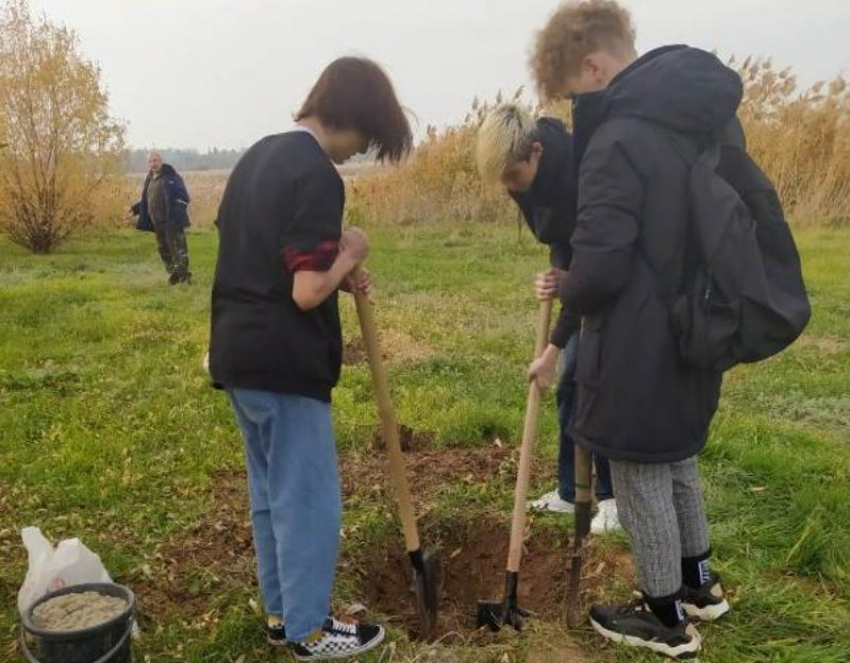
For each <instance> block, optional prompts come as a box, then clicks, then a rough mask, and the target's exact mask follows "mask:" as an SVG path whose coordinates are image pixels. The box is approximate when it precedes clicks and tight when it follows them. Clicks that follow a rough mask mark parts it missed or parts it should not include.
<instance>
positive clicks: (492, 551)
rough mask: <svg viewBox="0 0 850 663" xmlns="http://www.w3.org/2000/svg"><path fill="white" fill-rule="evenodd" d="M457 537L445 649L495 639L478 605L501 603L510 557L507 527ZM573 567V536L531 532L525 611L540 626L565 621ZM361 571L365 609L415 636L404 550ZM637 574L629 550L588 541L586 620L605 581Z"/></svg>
mask: <svg viewBox="0 0 850 663" xmlns="http://www.w3.org/2000/svg"><path fill="white" fill-rule="evenodd" d="M455 534H456V535H457V538H456V539H454V540H453V541H448V540H444V541H443V542H441V544H440V551H439V553H440V556H441V557H442V578H441V583H440V616H439V622H438V627H437V633H436V636H437V637H438V638H439V639H440V640H441V641H442V642H443V643H444V644H452V643H455V644H457V642H465V643H468V642H469V641H470V639H472V640H477V639H480V640H486V639H488V638H489V637H490V633H489V632H488V631H487V630H486V629H482V630H480V631H478V630H476V623H475V621H476V608H477V603H478V601H479V600H488V601H489V600H492V601H501V600H502V593H503V588H504V580H505V565H506V562H507V554H508V538H509V532H508V529H507V523H502V522H500V521H498V520H492V521H486V522H475V523H471V524H469V525H468V526H467V527H466V528H465V529H463V530H462V531H459V532H458V531H456V532H455ZM570 563H571V549H570V547H569V542H568V541H567V540H566V537H565V538H564V539H563V540H560V541H559V540H556V539H555V538H553V536H552V533H551V532H543V533H542V534H541V535H538V536H535V535H534V534H533V533H532V535H531V536H530V537H529V538H528V539H527V540H526V543H525V547H524V550H523V557H522V565H521V570H520V582H519V605H520V606H521V607H523V608H525V609H526V610H529V611H531V612H532V613H533V614H534V618H535V619H539V620H541V621H546V622H562V623H563V622H565V619H566V596H567V587H568V583H569V576H570ZM352 566H354V565H352ZM359 567H360V568H361V569H363V571H362V575H361V585H360V588H361V595H362V596H363V598H364V601H365V605H366V606H367V607H368V608H369V610H370V611H371V612H374V613H376V614H377V615H380V617H381V619H382V620H384V621H386V622H388V623H392V624H394V625H395V626H397V627H399V628H402V629H404V630H406V631H407V632H408V633H409V634H411V635H412V636H414V637H415V636H416V635H417V632H418V623H417V618H416V612H415V603H414V597H413V593H412V589H411V588H412V574H411V571H410V563H409V561H408V559H407V556H406V554H405V553H404V551H403V550H402V549H401V548H400V547H398V548H393V549H391V550H389V551H386V550H385V551H380V552H376V553H374V554H373V556H372V557H371V558H367V559H364V560H363V561H362V562H361V564H360V565H359ZM355 568H357V567H356V566H355ZM633 573H634V572H633V566H632V563H631V560H630V558H629V556H628V554H627V553H626V552H625V551H623V550H621V549H619V548H613V549H612V548H610V547H605V548H603V547H600V546H598V545H595V544H594V543H592V542H589V543H588V544H587V545H586V546H585V549H584V564H583V568H582V584H581V606H580V610H581V612H580V614H584V613H585V612H586V609H587V606H588V605H589V604H590V603H591V602H593V601H596V600H598V599H599V598H601V594H602V589H603V587H604V585H605V583H606V579H608V578H611V577H620V578H623V577H625V578H631V577H633Z"/></svg>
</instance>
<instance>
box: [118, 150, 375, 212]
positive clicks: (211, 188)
mask: <svg viewBox="0 0 850 663" xmlns="http://www.w3.org/2000/svg"><path fill="white" fill-rule="evenodd" d="M379 167H380V166H376V165H375V164H374V163H373V162H359V163H347V164H344V165H342V166H339V167H338V170H339V172H340V174H341V175H342V177H343V179H345V180H351V179H354V178H357V177H360V176H362V175H364V174H367V173H369V172H372V171H374V170H375V169H376V168H379ZM181 175H182V176H183V178H184V180H185V181H186V187H187V188H188V189H189V195H190V196H191V198H192V204H191V206H190V207H189V216H190V218H191V220H192V224H193V225H195V226H197V227H199V228H203V227H206V226H209V225H211V224H212V223H213V221H214V220H215V215H216V212H217V211H218V204H219V202H220V200H221V194H222V193H223V192H224V186H225V184H227V178H228V177H229V176H230V171H229V170H190V171H185V172H182V173H181ZM144 178H145V174H144V173H130V174H128V175H127V179H128V181H129V183H128V192H127V195H128V200H135V198H136V197H138V195H139V192H140V190H141V186H142V182H144Z"/></svg>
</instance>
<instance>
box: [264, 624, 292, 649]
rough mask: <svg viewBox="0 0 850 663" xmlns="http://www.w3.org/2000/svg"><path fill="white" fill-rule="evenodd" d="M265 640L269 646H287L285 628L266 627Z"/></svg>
mask: <svg viewBox="0 0 850 663" xmlns="http://www.w3.org/2000/svg"><path fill="white" fill-rule="evenodd" d="M266 640H268V642H269V644H270V645H274V646H275V647H283V646H284V645H285V644H287V642H286V628H285V627H284V626H283V624H280V625H279V626H268V625H266Z"/></svg>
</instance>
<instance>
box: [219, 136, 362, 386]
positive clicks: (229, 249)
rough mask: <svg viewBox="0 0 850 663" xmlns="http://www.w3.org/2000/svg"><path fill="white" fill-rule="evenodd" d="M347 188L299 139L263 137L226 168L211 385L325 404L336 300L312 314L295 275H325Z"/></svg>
mask: <svg viewBox="0 0 850 663" xmlns="http://www.w3.org/2000/svg"><path fill="white" fill-rule="evenodd" d="M344 204H345V189H344V186H343V183H342V179H341V178H340V176H339V174H338V173H337V170H336V168H335V167H334V165H333V164H332V163H331V161H330V160H329V158H328V157H327V155H326V154H325V152H324V150H322V148H321V146H320V145H319V143H318V142H317V141H316V139H315V138H314V137H313V136H312V135H310V134H309V133H307V132H305V131H293V132H289V133H284V134H279V135H276V136H268V137H266V138H263V139H262V140H260V141H259V142H257V143H256V144H255V145H254V146H253V147H251V149H249V150H248V151H247V152H246V153H245V155H244V156H243V157H242V158H241V159H240V160H239V163H238V164H237V165H236V167H235V168H234V169H233V173H231V175H230V178H229V179H228V182H227V187H226V188H225V191H224V196H223V198H222V201H221V206H220V207H219V212H218V219H217V221H216V225H217V226H218V232H219V248H218V263H217V265H216V272H215V282H214V284H213V293H212V329H211V338H210V373H211V374H212V376H213V380H214V382H215V383H216V384H217V385H218V386H223V387H225V388H230V387H239V388H244V389H257V390H261V391H271V392H277V393H288V394H299V395H303V396H308V397H311V398H316V399H319V400H323V401H330V397H331V390H332V389H333V387H334V386H335V385H336V383H337V380H338V379H339V373H340V368H341V365H342V335H341V329H340V320H339V309H338V305H337V295H336V293H334V294H333V295H331V296H330V297H329V298H328V299H327V300H325V301H324V302H323V303H322V304H320V305H319V306H317V307H316V308H314V309H312V310H310V311H302V310H301V309H299V307H298V305H297V304H296V303H295V300H294V299H293V298H292V284H293V279H294V274H295V272H297V271H299V270H309V271H327V270H328V269H329V268H330V267H331V265H332V264H333V262H334V260H335V258H336V255H337V252H338V243H339V239H340V236H341V233H342V213H343V207H344Z"/></svg>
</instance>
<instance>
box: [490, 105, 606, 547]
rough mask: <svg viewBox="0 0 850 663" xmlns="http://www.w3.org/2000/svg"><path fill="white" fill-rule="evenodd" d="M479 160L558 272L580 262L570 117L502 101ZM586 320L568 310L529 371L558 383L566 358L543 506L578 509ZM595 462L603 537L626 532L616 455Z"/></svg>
mask: <svg viewBox="0 0 850 663" xmlns="http://www.w3.org/2000/svg"><path fill="white" fill-rule="evenodd" d="M476 160H477V163H478V170H479V172H480V174H481V176H482V178H483V179H484V180H485V181H486V182H487V183H489V184H501V185H502V186H504V187H505V189H507V191H508V194H509V195H510V196H511V198H513V199H514V201H516V203H517V205H518V206H519V209H520V210H521V211H522V215H523V217H524V218H525V222H526V224H527V225H528V227H529V228H530V229H531V232H532V233H533V234H534V236H535V237H536V238H537V240H538V241H539V242H541V243H542V244H545V245H547V246H548V247H549V256H550V262H551V265H552V269H551V270H550V273H551V274H553V275H554V274H556V273H561V272H564V271H566V270H568V269H569V266H570V260H571V259H572V249H571V247H570V237H571V236H572V234H573V230H574V229H575V220H576V184H575V176H574V172H575V166H574V164H573V146H572V136H571V135H570V134H569V132H568V131H567V129H566V127H565V126H564V124H563V122H561V121H560V120H557V119H555V118H550V117H541V118H539V119H537V120H536V121H535V120H534V118H532V116H531V113H529V111H528V110H526V109H525V108H524V107H523V106H521V105H519V104H514V103H508V104H501V105H499V106H497V107H496V108H494V109H493V110H492V111H490V113H488V115H487V116H486V117H485V118H484V121H483V122H482V124H481V128H480V129H479V131H478V139H477V144H476ZM538 280H540V279H538ZM535 292H536V294H537V295H538V297H544V298H550V299H551V298H553V297H554V296H555V294H556V293H555V291H554V290H552V289H548V290H545V291H544V290H540V289H538V288H535ZM580 325H581V318H580V317H579V316H576V315H571V314H570V312H569V311H568V310H567V308H566V307H561V312H560V315H559V316H558V320H557V322H556V324H555V328H554V330H553V332H552V334H551V337H550V342H549V345H548V346H547V347H546V350H545V351H544V353H543V355H542V356H541V357H540V358H538V359H536V360H535V361H534V362H533V363H532V364H531V367H530V368H529V377H530V378H532V379H535V380H537V381H538V383H539V385H540V386H541V387H543V388H545V387H548V386H549V385H550V384H551V383H552V381H553V379H554V375H555V369H556V365H557V363H558V359H559V357H560V358H561V376H560V380H559V383H558V390H557V399H556V400H557V405H558V423H559V426H560V436H559V437H560V445H559V449H558V487H557V488H556V489H555V490H553V491H552V492H550V493H546V494H545V495H543V496H542V497H540V498H539V499H537V500H535V501H533V502H531V503H529V506H530V507H531V508H532V509H536V510H541V511H554V512H558V513H573V511H574V507H573V503H574V502H575V466H574V456H573V440H572V437H571V436H570V433H569V424H570V414H571V411H572V406H573V391H574V377H575V366H576V354H577V349H578V342H579V333H578V332H579V327H580ZM594 460H595V465H596V498H597V501H598V511H597V513H596V516H595V517H594V519H593V522H592V524H591V531H593V532H594V533H596V534H601V533H604V532H607V531H611V530H614V529H618V528H619V523H618V521H617V503H616V502H615V501H614V490H613V488H612V486H611V470H610V468H609V466H608V460H607V459H606V458H605V457H603V456H600V455H596V457H595V459H594Z"/></svg>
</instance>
